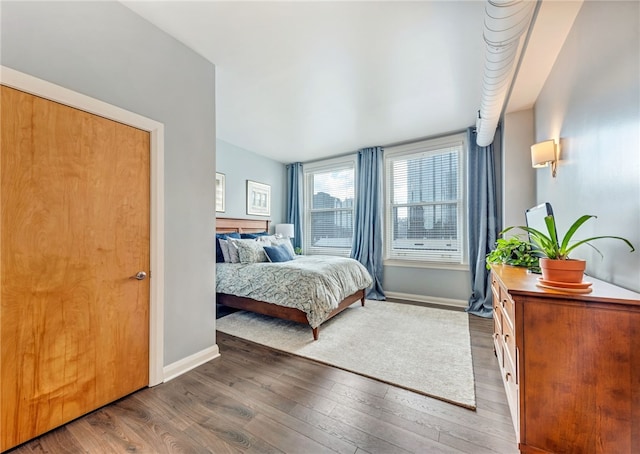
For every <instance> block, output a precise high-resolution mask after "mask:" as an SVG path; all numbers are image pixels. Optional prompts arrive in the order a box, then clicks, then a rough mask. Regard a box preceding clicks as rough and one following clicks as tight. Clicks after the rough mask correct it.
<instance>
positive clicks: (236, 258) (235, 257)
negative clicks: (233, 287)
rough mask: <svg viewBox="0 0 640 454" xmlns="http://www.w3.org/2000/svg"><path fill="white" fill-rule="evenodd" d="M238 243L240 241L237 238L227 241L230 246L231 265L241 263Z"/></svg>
mask: <svg viewBox="0 0 640 454" xmlns="http://www.w3.org/2000/svg"><path fill="white" fill-rule="evenodd" d="M236 241H240V240H239V239H237V238H229V239H228V240H227V246H229V263H240V255H239V252H238V245H237V244H236Z"/></svg>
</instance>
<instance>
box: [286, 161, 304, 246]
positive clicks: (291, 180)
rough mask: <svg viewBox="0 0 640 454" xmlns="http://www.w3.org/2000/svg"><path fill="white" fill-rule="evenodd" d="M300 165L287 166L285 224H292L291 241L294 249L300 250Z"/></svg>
mask: <svg viewBox="0 0 640 454" xmlns="http://www.w3.org/2000/svg"><path fill="white" fill-rule="evenodd" d="M303 178H304V176H303V173H302V163H301V162H294V163H293V164H287V205H286V210H287V223H288V224H293V229H294V233H295V236H294V237H293V238H292V239H291V240H292V242H293V247H294V248H301V247H302V245H303V244H304V243H303V242H302V205H303V203H304V201H303V199H302V189H303V184H304V182H303Z"/></svg>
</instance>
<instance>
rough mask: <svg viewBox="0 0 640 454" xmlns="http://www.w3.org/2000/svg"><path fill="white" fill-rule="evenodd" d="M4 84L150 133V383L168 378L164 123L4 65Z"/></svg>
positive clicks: (1, 78)
mask: <svg viewBox="0 0 640 454" xmlns="http://www.w3.org/2000/svg"><path fill="white" fill-rule="evenodd" d="M0 83H1V84H2V85H6V86H7V87H11V88H15V89H17V90H20V91H24V92H26V93H29V94H32V95H35V96H39V97H41V98H45V99H48V100H50V101H55V102H58V103H60V104H64V105H67V106H69V107H74V108H76V109H79V110H83V111H85V112H89V113H91V114H95V115H98V116H100V117H104V118H107V119H109V120H113V121H117V122H119V123H123V124H126V125H128V126H132V127H134V128H137V129H141V130H143V131H147V132H149V135H150V139H151V141H150V153H151V156H150V158H151V159H150V162H151V169H150V172H151V182H150V184H151V188H150V193H151V200H150V210H151V219H150V223H151V232H150V244H149V246H150V257H149V258H150V270H149V271H150V272H149V277H150V282H149V292H150V295H149V386H155V385H158V384H160V383H162V382H163V381H164V377H163V362H164V124H162V123H159V122H157V121H155V120H151V119H149V118H146V117H143V116H141V115H138V114H136V113H133V112H129V111H128V110H124V109H122V108H120V107H116V106H114V105H111V104H108V103H106V102H103V101H100V100H98V99H95V98H92V97H90V96H86V95H83V94H81V93H77V92H75V91H72V90H69V89H67V88H64V87H61V86H59V85H56V84H53V83H51V82H47V81H45V80H42V79H38V78H37V77H33V76H31V75H29V74H25V73H22V72H20V71H16V70H15V69H12V68H9V67H7V66H1V65H0Z"/></svg>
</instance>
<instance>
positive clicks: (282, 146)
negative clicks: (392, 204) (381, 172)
mask: <svg viewBox="0 0 640 454" xmlns="http://www.w3.org/2000/svg"><path fill="white" fill-rule="evenodd" d="M123 3H124V4H125V5H126V6H127V7H128V8H130V9H131V10H133V11H134V12H136V13H138V14H139V15H140V16H142V17H144V18H145V19H147V20H148V21H149V22H151V23H153V24H155V25H156V26H157V27H159V28H160V29H162V30H164V31H165V32H167V33H168V34H170V35H172V36H173V37H175V38H176V39H178V40H179V41H181V42H182V43H184V44H185V45H186V46H188V47H189V48H191V49H193V50H194V51H196V52H197V53H199V54H200V55H202V56H203V57H205V58H206V59H208V60H209V61H211V62H212V63H214V64H215V65H216V121H217V125H216V128H217V131H216V136H217V137H218V139H221V140H223V141H225V142H229V143H232V144H234V145H236V146H239V147H241V148H244V149H247V150H250V151H252V152H254V153H258V154H260V155H263V156H267V157H269V158H272V159H274V160H276V161H280V162H283V163H288V162H294V161H311V160H315V159H321V158H326V157H330V156H336V155H341V154H345V153H349V152H352V151H355V150H357V149H359V148H362V147H367V146H375V145H382V146H385V145H390V144H394V143H399V142H406V141H410V140H415V139H419V138H424V137H429V136H433V135H438V134H443V133H446V132H451V131H457V130H462V129H464V128H466V127H468V126H471V125H474V124H475V119H476V113H477V111H478V108H479V103H480V97H481V94H480V90H481V80H482V68H483V39H482V30H483V19H484V3H483V2H482V1H417V2H416V1H413V2H400V1H386V2H374V1H355V2H327V1H320V2H305V1H289V2H271V1H258V2H244V1H228V2H219V1H196V2H167V1H146V2H129V1H126V2H123ZM580 4H581V2H576V1H572V2H559V1H550V0H546V1H545V2H544V3H543V7H546V8H547V9H545V8H541V9H540V12H539V14H538V19H537V21H536V28H534V35H532V38H531V39H530V41H529V46H528V47H527V51H526V53H525V61H524V62H523V66H522V68H523V69H525V71H523V70H522V69H521V71H520V73H519V77H518V80H517V82H516V85H515V86H514V89H513V93H512V95H511V98H510V99H511V101H510V106H509V108H510V110H520V109H523V108H528V107H531V106H532V105H533V103H534V102H535V99H536V97H537V95H538V93H539V91H540V89H541V87H542V85H543V83H544V81H545V80H546V77H547V75H548V73H549V71H550V69H551V67H552V65H553V62H554V61H555V58H556V56H557V54H558V51H559V49H560V47H561V45H562V43H563V42H564V39H565V37H566V33H567V32H568V30H569V28H570V26H571V24H572V23H573V19H574V18H575V14H577V11H578V9H579V5H580ZM547 5H549V6H547ZM576 5H577V6H576ZM545 24H551V25H545ZM536 29H537V31H538V33H537V36H536V33H535V32H536ZM528 55H532V57H530V58H529V60H528V61H527V59H526V58H527V57H528Z"/></svg>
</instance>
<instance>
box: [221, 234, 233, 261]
mask: <svg viewBox="0 0 640 454" xmlns="http://www.w3.org/2000/svg"><path fill="white" fill-rule="evenodd" d="M218 241H219V242H220V249H222V255H223V256H224V261H225V263H231V257H230V256H229V240H223V239H219V240H218Z"/></svg>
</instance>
